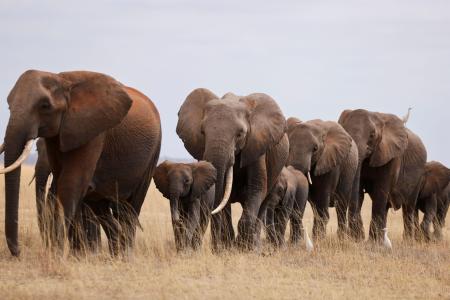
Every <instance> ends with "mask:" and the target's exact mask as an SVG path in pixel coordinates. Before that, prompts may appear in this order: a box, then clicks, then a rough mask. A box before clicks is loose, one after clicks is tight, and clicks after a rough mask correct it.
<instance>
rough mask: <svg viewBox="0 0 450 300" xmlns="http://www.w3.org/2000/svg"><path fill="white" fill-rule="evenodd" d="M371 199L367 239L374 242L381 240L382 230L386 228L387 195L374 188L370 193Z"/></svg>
mask: <svg viewBox="0 0 450 300" xmlns="http://www.w3.org/2000/svg"><path fill="white" fill-rule="evenodd" d="M370 197H371V198H372V202H373V203H372V220H371V221H370V228H369V239H370V240H372V241H375V242H380V241H382V240H383V231H382V229H383V228H386V216H387V198H388V196H387V193H386V192H385V191H383V190H382V189H379V188H374V191H372V192H371V193H370Z"/></svg>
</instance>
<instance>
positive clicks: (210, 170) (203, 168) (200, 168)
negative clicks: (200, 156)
mask: <svg viewBox="0 0 450 300" xmlns="http://www.w3.org/2000/svg"><path fill="white" fill-rule="evenodd" d="M192 178H193V182H192V188H191V194H192V197H193V198H194V199H195V198H198V197H200V196H201V195H202V194H204V193H205V192H206V191H208V190H209V189H210V188H211V187H212V186H213V185H214V184H215V183H216V178H217V171H216V168H214V166H213V165H212V164H211V163H209V162H206V161H200V162H198V163H193V164H192Z"/></svg>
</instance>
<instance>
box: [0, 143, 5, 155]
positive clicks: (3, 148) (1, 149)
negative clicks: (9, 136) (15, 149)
mask: <svg viewBox="0 0 450 300" xmlns="http://www.w3.org/2000/svg"><path fill="white" fill-rule="evenodd" d="M3 151H5V144H1V145H0V154H2V153H3Z"/></svg>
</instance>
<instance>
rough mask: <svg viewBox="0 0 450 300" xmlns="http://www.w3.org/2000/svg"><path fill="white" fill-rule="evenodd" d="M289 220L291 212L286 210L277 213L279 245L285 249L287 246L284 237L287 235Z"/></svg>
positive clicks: (276, 225)
mask: <svg viewBox="0 0 450 300" xmlns="http://www.w3.org/2000/svg"><path fill="white" fill-rule="evenodd" d="M288 219H289V212H288V211H287V210H286V209H283V208H281V209H277V210H276V211H275V233H276V238H277V245H278V246H279V247H283V246H284V245H285V241H284V236H285V234H286V227H287V221H288Z"/></svg>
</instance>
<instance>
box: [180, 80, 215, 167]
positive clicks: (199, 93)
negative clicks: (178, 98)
mask: <svg viewBox="0 0 450 300" xmlns="http://www.w3.org/2000/svg"><path fill="white" fill-rule="evenodd" d="M213 99H218V97H217V96H216V95H214V94H213V93H212V92H211V91H210V90H207V89H204V88H199V89H195V90H193V91H192V92H191V93H190V94H189V95H188V96H187V98H186V100H185V101H184V103H183V105H181V108H180V110H179V111H178V124H177V134H178V136H179V137H180V139H181V140H182V141H183V143H184V146H185V147H186V150H187V151H188V152H189V153H190V154H191V155H192V156H193V157H194V158H195V159H197V160H201V159H202V158H203V152H204V151H205V138H204V136H203V134H202V132H201V124H202V120H203V114H204V110H205V106H206V104H207V103H208V102H209V101H211V100H213Z"/></svg>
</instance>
